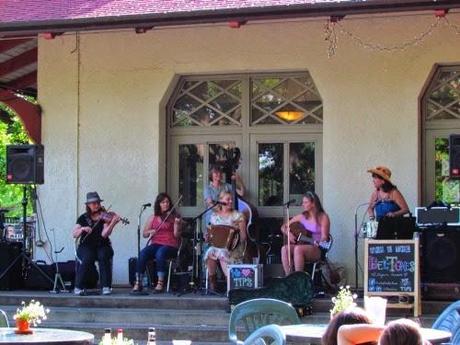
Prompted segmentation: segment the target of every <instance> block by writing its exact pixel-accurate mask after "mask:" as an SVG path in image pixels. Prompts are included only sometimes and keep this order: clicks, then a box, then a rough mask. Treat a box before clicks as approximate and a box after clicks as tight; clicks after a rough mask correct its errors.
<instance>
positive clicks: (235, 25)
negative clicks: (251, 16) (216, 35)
mask: <svg viewBox="0 0 460 345" xmlns="http://www.w3.org/2000/svg"><path fill="white" fill-rule="evenodd" d="M247 22H248V21H247V20H231V21H229V22H228V27H229V28H232V29H239V28H240V27H241V26H242V25H245V24H246V23H247Z"/></svg>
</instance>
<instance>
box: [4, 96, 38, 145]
mask: <svg viewBox="0 0 460 345" xmlns="http://www.w3.org/2000/svg"><path fill="white" fill-rule="evenodd" d="M0 102H3V103H5V104H7V105H8V106H9V107H10V108H12V109H13V110H14V111H15V112H16V114H17V115H18V116H19V118H20V119H21V121H22V123H23V124H24V127H25V129H26V131H27V134H28V135H29V137H30V138H31V139H32V141H33V142H34V143H35V144H40V143H41V140H42V120H41V108H40V106H39V105H37V104H33V103H30V102H28V101H26V100H25V99H23V98H21V97H18V96H16V95H15V94H14V92H13V91H10V90H1V91H0Z"/></svg>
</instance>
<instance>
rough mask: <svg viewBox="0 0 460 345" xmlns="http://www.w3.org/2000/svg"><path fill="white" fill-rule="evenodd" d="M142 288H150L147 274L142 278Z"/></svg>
mask: <svg viewBox="0 0 460 345" xmlns="http://www.w3.org/2000/svg"><path fill="white" fill-rule="evenodd" d="M142 286H143V287H145V288H146V287H148V286H149V277H147V274H146V275H144V277H143V278H142Z"/></svg>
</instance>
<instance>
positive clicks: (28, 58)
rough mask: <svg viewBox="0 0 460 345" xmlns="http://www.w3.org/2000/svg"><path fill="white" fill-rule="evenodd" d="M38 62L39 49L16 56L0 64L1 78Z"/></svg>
mask: <svg viewBox="0 0 460 345" xmlns="http://www.w3.org/2000/svg"><path fill="white" fill-rule="evenodd" d="M34 62H37V48H33V49H31V50H28V51H26V52H24V53H22V54H19V55H18V56H14V57H12V58H11V59H9V60H6V61H5V62H2V63H0V77H1V76H4V75H6V74H8V73H11V72H14V71H16V70H18V69H20V68H22V67H24V66H27V65H30V64H32V63H34Z"/></svg>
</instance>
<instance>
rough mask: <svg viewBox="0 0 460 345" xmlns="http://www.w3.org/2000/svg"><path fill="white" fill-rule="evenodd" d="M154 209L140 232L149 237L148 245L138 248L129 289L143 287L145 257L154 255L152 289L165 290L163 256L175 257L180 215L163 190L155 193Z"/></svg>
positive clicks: (137, 290) (152, 257)
mask: <svg viewBox="0 0 460 345" xmlns="http://www.w3.org/2000/svg"><path fill="white" fill-rule="evenodd" d="M153 209H154V213H153V215H151V216H150V217H149V219H148V220H147V222H146V223H145V226H144V231H143V234H142V235H143V236H144V238H149V241H148V243H147V246H146V247H145V248H144V249H142V250H141V252H140V254H139V258H138V260H137V266H136V282H135V283H134V287H133V290H132V292H133V293H139V292H141V291H142V278H143V276H144V272H145V269H146V266H147V261H148V260H151V259H155V261H156V270H157V276H158V281H157V285H156V287H155V289H154V290H153V292H154V293H160V292H162V291H163V290H164V286H165V275H166V260H167V259H170V258H174V257H175V256H176V255H177V250H178V248H179V239H180V235H181V217H180V215H179V214H178V213H177V212H176V211H175V210H174V209H173V204H172V202H171V198H170V197H169V195H168V194H166V193H160V194H158V196H157V198H156V200H155V204H154V206H153Z"/></svg>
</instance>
